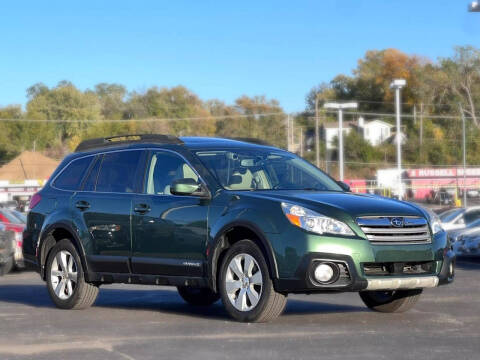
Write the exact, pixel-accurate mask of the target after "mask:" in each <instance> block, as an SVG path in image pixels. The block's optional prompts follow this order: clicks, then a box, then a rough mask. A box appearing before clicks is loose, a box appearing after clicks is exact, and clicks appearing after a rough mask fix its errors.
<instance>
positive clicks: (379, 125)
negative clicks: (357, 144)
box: [357, 117, 393, 146]
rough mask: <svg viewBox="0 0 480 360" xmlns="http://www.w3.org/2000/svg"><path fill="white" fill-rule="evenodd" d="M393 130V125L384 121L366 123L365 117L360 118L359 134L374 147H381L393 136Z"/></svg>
mask: <svg viewBox="0 0 480 360" xmlns="http://www.w3.org/2000/svg"><path fill="white" fill-rule="evenodd" d="M392 128H393V125H391V124H389V123H387V122H385V121H382V120H378V119H377V120H372V121H369V122H366V121H365V120H364V119H363V117H360V118H358V125H357V130H358V132H359V133H360V135H362V137H363V138H364V139H365V140H366V141H368V142H369V143H370V144H371V145H373V146H377V145H380V144H381V143H383V142H385V141H386V140H387V139H388V138H389V137H390V136H392Z"/></svg>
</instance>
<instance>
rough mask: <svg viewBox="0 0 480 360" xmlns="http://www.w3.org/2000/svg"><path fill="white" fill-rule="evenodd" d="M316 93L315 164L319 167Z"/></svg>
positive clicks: (316, 102) (316, 103)
mask: <svg viewBox="0 0 480 360" xmlns="http://www.w3.org/2000/svg"><path fill="white" fill-rule="evenodd" d="M318 95H319V94H318V93H317V94H316V95H315V164H316V165H317V167H318V168H320V135H319V129H318Z"/></svg>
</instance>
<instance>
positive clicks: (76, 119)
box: [0, 81, 285, 161]
mask: <svg viewBox="0 0 480 360" xmlns="http://www.w3.org/2000/svg"><path fill="white" fill-rule="evenodd" d="M27 96H28V102H27V104H26V112H25V113H24V112H23V111H22V109H21V107H20V106H8V107H5V108H0V118H2V119H8V120H9V121H2V122H0V140H1V143H0V161H2V160H3V161H5V160H7V159H10V158H11V157H13V156H15V155H16V154H18V153H19V152H20V151H22V150H24V149H32V148H33V147H35V148H36V149H37V150H42V151H45V152H47V153H48V154H49V155H51V156H55V157H62V156H63V155H64V154H65V153H66V152H69V151H71V150H72V149H74V148H75V147H76V146H77V144H78V143H79V142H80V141H82V140H83V139H87V138H93V137H100V136H110V135H119V134H128V133H130V134H132V133H163V134H173V135H177V136H185V135H196V136H227V137H235V136H238V137H260V138H262V139H266V140H267V141H271V142H272V143H274V144H277V145H281V146H285V115H284V113H283V110H282V108H281V107H280V105H279V103H278V101H276V100H269V99H267V98H265V97H264V96H257V97H252V98H250V97H248V96H242V97H241V98H239V99H238V100H237V101H236V102H235V105H226V104H225V103H223V102H221V101H219V100H215V99H214V100H209V101H206V102H204V101H202V100H201V99H200V98H199V97H198V96H197V95H196V94H194V93H193V92H191V91H190V90H188V89H187V88H185V87H183V86H175V87H172V88H157V87H152V88H149V89H147V90H146V91H145V92H142V93H140V92H131V93H128V92H127V90H126V88H125V87H124V86H123V85H120V84H107V83H100V84H97V85H96V86H95V87H94V90H86V91H81V90H79V89H78V88H76V87H75V86H74V85H73V84H72V83H70V82H67V81H62V82H60V83H59V84H58V85H57V86H55V87H53V88H49V87H47V86H45V85H44V84H42V83H38V84H35V85H33V86H31V87H30V88H28V89H27ZM272 113H275V115H268V116H264V117H263V116H262V117H259V114H272ZM15 119H18V121H12V120H15Z"/></svg>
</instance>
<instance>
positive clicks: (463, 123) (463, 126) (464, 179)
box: [460, 104, 467, 208]
mask: <svg viewBox="0 0 480 360" xmlns="http://www.w3.org/2000/svg"><path fill="white" fill-rule="evenodd" d="M460 113H461V114H462V132H463V207H464V208H466V207H467V146H466V138H465V113H464V112H463V106H462V104H460Z"/></svg>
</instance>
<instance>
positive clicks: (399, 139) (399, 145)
mask: <svg viewBox="0 0 480 360" xmlns="http://www.w3.org/2000/svg"><path fill="white" fill-rule="evenodd" d="M406 84H407V82H406V81H405V80H404V79H395V80H393V82H392V83H391V84H390V88H392V89H395V110H396V113H397V136H396V139H397V172H398V180H399V184H400V191H399V192H398V199H399V200H402V197H403V183H402V132H401V117H400V112H401V109H400V90H401V89H402V87H404V86H405V85H406Z"/></svg>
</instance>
